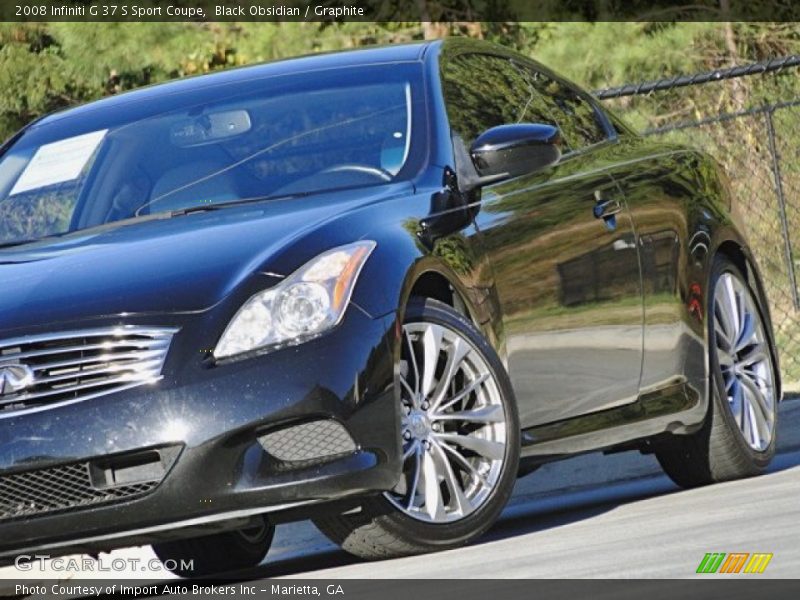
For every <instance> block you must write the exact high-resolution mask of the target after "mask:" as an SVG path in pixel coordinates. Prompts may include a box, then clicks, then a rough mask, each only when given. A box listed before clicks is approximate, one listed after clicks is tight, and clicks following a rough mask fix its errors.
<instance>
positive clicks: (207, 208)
mask: <svg viewBox="0 0 800 600" xmlns="http://www.w3.org/2000/svg"><path fill="white" fill-rule="evenodd" d="M318 193H319V192H317V191H315V192H297V193H295V194H281V195H279V196H252V197H251V198H241V199H239V200H229V201H228V202H218V203H216V204H198V205H197V206H188V207H186V208H179V209H177V210H173V211H170V212H168V213H166V214H167V215H168V216H169V217H182V216H184V215H191V214H193V213H202V212H211V211H214V210H221V209H223V208H228V207H233V206H243V205H245V204H256V203H258V202H267V201H270V202H271V201H273V200H289V199H292V198H301V197H303V196H310V195H311V194H318ZM155 214H158V213H154V215H155Z"/></svg>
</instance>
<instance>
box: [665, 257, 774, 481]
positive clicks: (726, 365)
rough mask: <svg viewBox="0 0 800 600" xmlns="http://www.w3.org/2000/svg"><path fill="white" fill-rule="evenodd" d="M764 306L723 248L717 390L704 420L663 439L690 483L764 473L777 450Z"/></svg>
mask: <svg viewBox="0 0 800 600" xmlns="http://www.w3.org/2000/svg"><path fill="white" fill-rule="evenodd" d="M765 314H766V311H764V310H763V308H762V307H761V304H760V302H759V300H758V297H757V295H756V294H755V293H754V291H753V289H752V287H751V286H750V285H749V283H748V281H747V279H746V278H745V277H744V275H743V274H742V273H741V271H739V269H738V268H737V267H736V266H735V265H734V264H733V263H732V262H730V261H729V260H728V259H727V258H725V257H724V256H718V257H717V259H716V260H715V263H714V266H713V268H712V273H711V286H710V288H709V310H708V319H707V321H708V327H709V331H708V352H709V356H708V364H709V368H710V381H709V388H710V391H711V398H710V402H709V414H708V415H707V417H706V422H705V424H704V426H703V428H702V429H701V430H700V431H698V432H697V433H695V434H693V435H689V436H674V437H673V438H671V439H670V440H669V441H667V442H664V443H663V444H660V445H658V446H657V447H656V457H657V458H658V461H659V463H661V466H662V467H663V469H664V471H665V472H666V473H667V474H668V475H669V476H670V477H671V478H672V480H673V481H675V483H677V484H678V485H680V486H682V487H696V486H700V485H706V484H709V483H714V482H717V481H726V480H730V479H739V478H742V477H749V476H753V475H759V474H760V473H761V472H762V471H763V470H764V469H765V468H766V467H767V465H768V464H769V462H770V460H772V457H773V456H774V455H775V431H776V426H777V421H778V413H777V401H778V398H777V394H776V389H777V388H776V377H777V373H776V371H775V364H774V361H773V355H772V348H771V346H770V339H769V337H768V335H767V329H766V325H765V321H764V315H765Z"/></svg>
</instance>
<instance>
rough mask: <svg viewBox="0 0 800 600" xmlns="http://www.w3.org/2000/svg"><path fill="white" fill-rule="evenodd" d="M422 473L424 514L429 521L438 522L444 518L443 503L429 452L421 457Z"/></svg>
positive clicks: (434, 465) (434, 464)
mask: <svg viewBox="0 0 800 600" xmlns="http://www.w3.org/2000/svg"><path fill="white" fill-rule="evenodd" d="M422 473H423V479H424V485H423V490H424V493H425V512H426V513H428V516H429V517H430V518H431V519H433V520H434V521H438V520H440V519H441V518H442V517H443V516H444V502H443V501H442V490H441V487H440V486H439V473H438V472H437V470H436V462H435V461H434V460H433V456H432V455H431V453H430V452H424V453H423V455H422Z"/></svg>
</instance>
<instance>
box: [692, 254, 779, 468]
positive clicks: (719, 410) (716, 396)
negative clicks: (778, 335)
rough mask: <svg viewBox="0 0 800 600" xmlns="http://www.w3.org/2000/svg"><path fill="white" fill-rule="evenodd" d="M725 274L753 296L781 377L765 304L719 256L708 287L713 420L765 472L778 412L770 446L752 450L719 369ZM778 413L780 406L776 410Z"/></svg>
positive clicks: (747, 283) (731, 264) (772, 452)
mask: <svg viewBox="0 0 800 600" xmlns="http://www.w3.org/2000/svg"><path fill="white" fill-rule="evenodd" d="M725 273H730V274H731V275H733V276H734V277H736V278H737V279H738V280H739V281H740V282H741V283H742V285H743V286H744V287H745V289H747V291H748V293H750V295H751V297H752V299H753V301H754V304H755V306H756V310H758V315H759V318H760V319H761V323H762V327H763V328H764V332H765V335H766V336H767V344H768V345H769V348H767V350H768V351H769V353H770V356H772V357H773V359H772V360H771V361H770V362H771V366H772V370H773V378H774V381H775V382H777V381H778V379H777V378H778V377H779V374H778V373H776V372H775V361H774V351H773V348H772V341H771V339H770V337H769V331H768V329H767V325H768V323H767V321H766V320H765V314H764V308H763V301H762V298H761V296H760V294H758V292H757V291H756V290H755V289H753V286H752V285H751V283H750V280H749V279H748V278H747V277H746V276H745V275H744V274H743V273H742V272H741V270H740V269H739V268H738V267H737V266H736V265H735V264H733V263H732V262H731V261H730V260H728V259H727V258H725V257H723V256H718V257H717V259H716V260H715V261H714V265H713V267H712V270H711V280H710V281H711V284H710V286H709V288H708V289H709V294H708V312H707V314H708V319H707V321H708V357H709V361H708V364H709V370H710V381H709V384H710V386H711V388H710V389H709V392H710V394H711V398H710V403H711V405H712V407H713V408H712V410H713V411H714V414H713V415H712V418H715V417H716V418H721V419H722V420H723V421H724V423H725V425H726V427H727V428H728V429H730V430H731V431H732V432H733V436H732V437H733V438H734V440H735V443H736V446H737V448H738V449H739V451H740V452H742V453H744V454H746V455H747V456H748V457H749V458H750V460H751V461H752V462H753V463H754V464H755V465H756V466H757V467H758V468H759V469H763V468H765V467H766V466H767V465H768V464H769V462H770V461H771V460H772V458H773V456H774V455H775V442H776V439H777V423H778V418H777V410H776V412H775V419H774V425H773V427H774V430H773V434H772V439H771V440H770V443H769V445H768V446H767V447H766V448H765V449H764V450H762V451H760V452H759V451H757V450H755V449H753V448H751V447H750V445H749V444H748V443H747V442H746V441H745V439H744V435H743V434H742V431H741V429H740V428H739V425H738V424H737V423H736V420H735V418H734V416H733V412H732V411H731V409H730V407H729V406H728V400H727V394H726V393H725V382H724V379H723V377H722V369H720V366H719V360H718V358H717V352H716V342H717V340H716V332H715V331H714V296H715V292H716V289H717V284H718V282H719V279H720V277H722V275H724V274H725ZM773 401H774V402H775V403H776V405H777V398H774V399H773ZM776 409H777V406H776Z"/></svg>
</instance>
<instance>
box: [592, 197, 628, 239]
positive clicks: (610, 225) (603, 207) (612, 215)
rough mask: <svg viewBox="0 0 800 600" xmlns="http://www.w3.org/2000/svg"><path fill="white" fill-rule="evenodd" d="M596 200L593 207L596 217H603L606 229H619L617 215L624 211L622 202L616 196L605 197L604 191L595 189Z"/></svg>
mask: <svg viewBox="0 0 800 600" xmlns="http://www.w3.org/2000/svg"><path fill="white" fill-rule="evenodd" d="M594 200H595V203H594V207H592V214H593V215H594V218H595V219H603V223H604V224H605V226H606V229H607V230H608V231H615V230H616V229H617V215H618V214H619V213H621V212H622V203H621V202H620V201H619V200H616V199H614V198H611V199H605V198H604V197H603V192H601V191H600V190H595V192H594Z"/></svg>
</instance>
